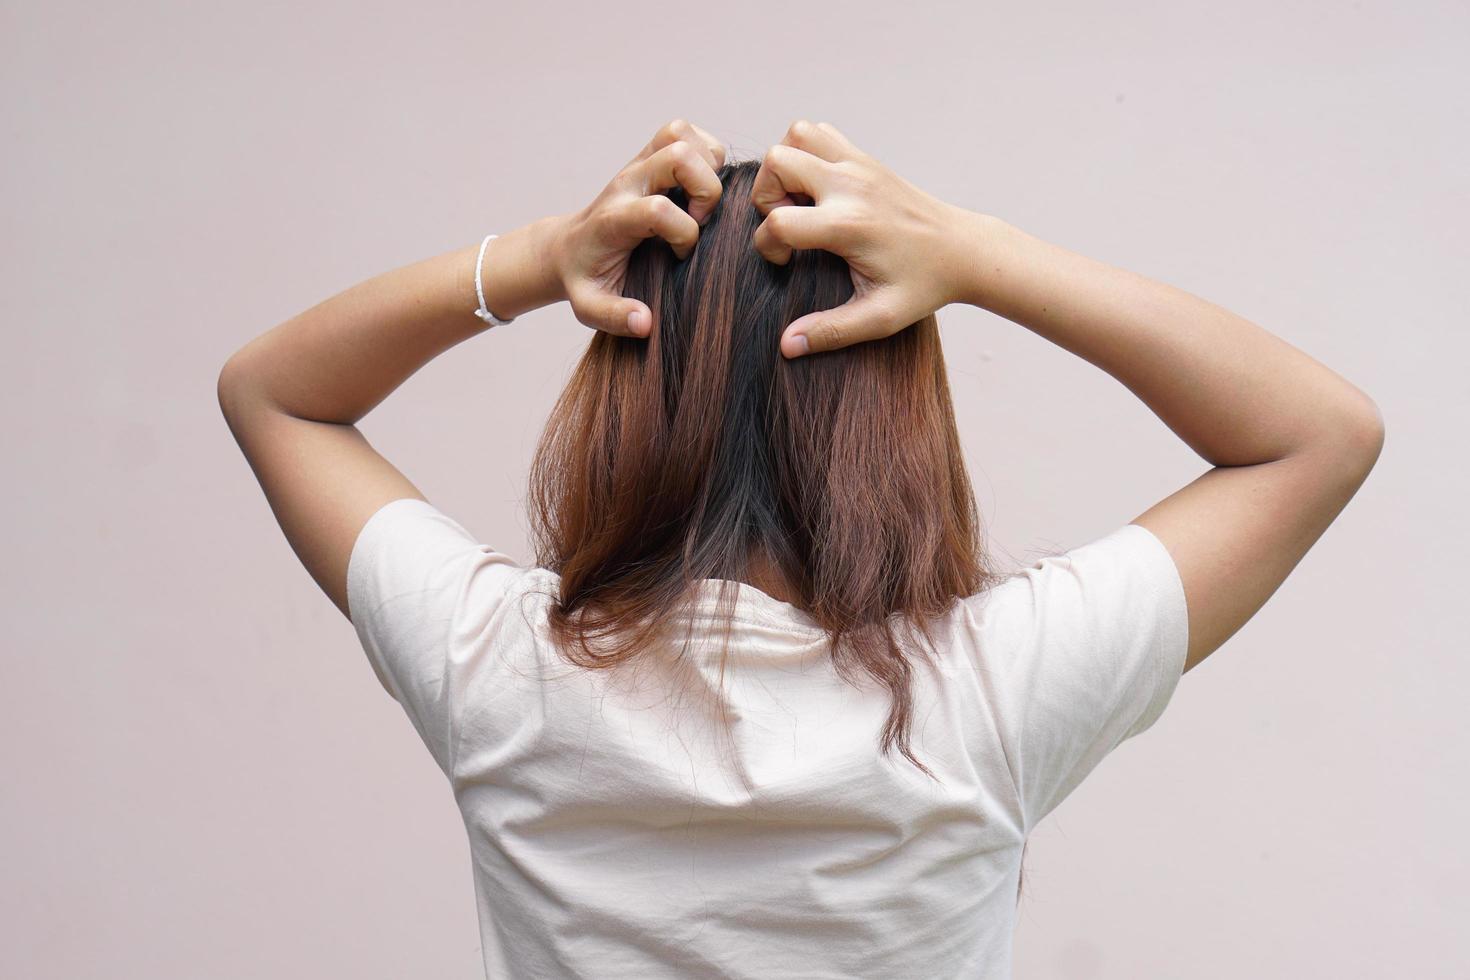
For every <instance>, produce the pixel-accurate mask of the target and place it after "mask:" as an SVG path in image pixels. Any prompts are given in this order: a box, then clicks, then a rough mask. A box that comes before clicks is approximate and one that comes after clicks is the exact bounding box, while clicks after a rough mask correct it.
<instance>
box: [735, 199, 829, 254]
mask: <svg viewBox="0 0 1470 980" xmlns="http://www.w3.org/2000/svg"><path fill="white" fill-rule="evenodd" d="M841 234H842V226H841V224H840V222H839V221H838V219H837V218H836V217H835V216H834V215H833V214H832V212H831V210H830V208H822V207H802V206H800V205H788V206H787V207H782V208H772V209H771V213H770V214H768V215H766V219H765V220H764V221H762V222H761V223H760V224H759V225H758V226H757V227H756V229H755V236H754V238H753V239H752V244H754V245H755V250H756V251H757V252H759V253H760V254H761V258H763V259H765V260H766V261H767V262H774V263H775V264H776V265H785V264H786V263H787V262H790V261H791V252H792V250H793V249H798V248H820V249H824V250H826V251H828V252H832V253H834V254H838V255H841V254H843V251H844V245H845V243H844V242H843V241H842V240H841Z"/></svg>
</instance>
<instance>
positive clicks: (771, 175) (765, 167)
mask: <svg viewBox="0 0 1470 980" xmlns="http://www.w3.org/2000/svg"><path fill="white" fill-rule="evenodd" d="M831 175H832V164H830V163H828V162H827V161H826V160H823V159H821V158H820V157H814V156H812V155H811V154H810V153H808V152H806V151H805V150H798V149H797V148H796V147H794V146H787V145H786V144H785V143H777V144H776V145H775V146H773V147H771V148H770V149H769V150H767V151H766V156H765V159H763V160H761V166H760V169H759V170H757V171H756V174H755V182H754V183H752V184H751V186H750V203H751V204H754V205H755V206H756V208H757V209H758V210H759V211H760V213H761V214H765V213H767V212H768V211H770V210H771V209H772V208H778V207H781V206H783V205H787V204H795V203H796V201H795V200H794V199H793V198H792V197H791V195H792V194H793V193H796V194H805V195H806V196H807V197H810V198H811V199H812V200H813V201H817V202H820V201H821V198H822V192H823V190H824V189H825V188H826V187H827V184H828V180H829V178H830V177H831Z"/></svg>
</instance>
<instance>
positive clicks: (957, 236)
mask: <svg viewBox="0 0 1470 980" xmlns="http://www.w3.org/2000/svg"><path fill="white" fill-rule="evenodd" d="M794 195H801V196H802V197H804V198H808V199H810V200H811V201H812V206H807V207H802V206H799V205H798V204H797V202H796V199H795V196H794ZM752 196H753V198H754V199H755V201H756V206H757V207H758V208H759V209H760V210H761V211H762V213H764V214H765V216H766V217H765V221H764V223H763V224H762V225H761V227H760V228H759V229H758V230H757V232H756V247H757V248H758V249H759V250H760V251H761V253H762V254H763V255H764V256H765V257H766V258H768V259H769V260H771V261H773V262H784V261H786V260H787V259H788V258H789V256H790V253H791V249H793V248H822V249H825V250H828V251H832V252H835V253H837V254H839V255H842V256H843V258H845V259H847V261H848V264H849V266H850V267H851V268H852V272H853V282H854V296H853V299H852V300H851V301H850V302H849V303H847V304H845V305H844V306H842V307H839V308H837V309H836V310H832V311H823V312H819V313H813V314H809V315H807V316H805V317H802V318H801V319H799V320H797V321H795V322H793V323H792V324H791V325H790V326H788V328H787V330H786V333H785V334H784V335H783V338H782V352H783V353H784V354H785V355H786V356H788V357H791V356H804V355H807V354H809V353H820V351H822V350H829V349H833V348H837V347H842V346H846V345H848V344H851V343H858V342H861V341H865V340H870V339H874V338H877V337H883V336H888V335H890V334H892V333H895V332H897V331H898V330H901V329H903V328H904V327H905V326H907V325H908V324H910V323H913V322H914V321H915V320H917V319H919V318H920V317H922V316H924V315H926V314H928V313H930V312H932V311H934V310H936V309H938V308H940V307H942V306H944V305H946V304H948V303H953V302H958V303H969V304H973V305H975V306H978V307H981V308H984V309H987V310H990V311H992V312H994V313H997V314H999V315H1000V316H1003V317H1005V318H1007V319H1009V320H1011V321H1013V322H1015V323H1017V324H1019V325H1021V326H1023V327H1025V328H1027V329H1029V330H1031V331H1033V332H1034V333H1036V334H1038V335H1039V336H1041V337H1044V338H1045V339H1046V340H1048V341H1050V342H1051V343H1053V344H1056V345H1057V346H1058V347H1061V348H1062V349H1064V350H1067V351H1069V352H1071V353H1073V354H1075V355H1077V356H1078V357H1081V358H1083V359H1084V360H1086V361H1088V362H1089V363H1091V364H1093V365H1095V366H1096V367H1099V368H1101V369H1102V370H1104V371H1106V372H1107V373H1108V374H1110V375H1112V376H1113V377H1114V378H1116V379H1117V380H1118V381H1119V382H1120V383H1122V384H1123V385H1124V386H1126V387H1127V388H1128V389H1129V390H1130V391H1131V392H1133V393H1134V394H1135V395H1137V396H1138V397H1139V399H1141V400H1142V401H1143V402H1144V404H1146V405H1147V406H1148V407H1149V409H1150V410H1152V411H1153V412H1154V414H1155V415H1157V416H1158V417H1159V419H1160V420H1161V421H1162V422H1163V423H1164V424H1165V425H1167V426H1168V427H1169V428H1170V429H1171V430H1172V431H1173V432H1174V433H1175V434H1176V435H1178V436H1179V437H1180V438H1181V439H1182V440H1184V442H1185V443H1187V444H1188V445H1189V446H1190V448H1192V449H1193V450H1194V451H1195V452H1197V453H1198V454H1199V455H1200V456H1201V457H1202V458H1203V459H1204V460H1205V461H1206V462H1208V463H1209V464H1211V469H1209V470H1207V471H1206V472H1205V473H1203V474H1202V475H1201V476H1200V477H1199V478H1197V479H1195V480H1193V481H1192V482H1190V483H1189V484H1188V485H1186V486H1184V487H1182V488H1181V489H1179V490H1178V491H1176V492H1175V493H1173V494H1171V495H1170V496H1168V497H1166V498H1164V499H1163V500H1161V501H1159V502H1158V503H1156V504H1154V505H1153V506H1152V507H1150V508H1148V509H1147V510H1145V511H1144V512H1143V513H1141V514H1139V515H1138V516H1137V517H1135V518H1134V519H1133V520H1132V521H1131V522H1130V523H1134V524H1139V525H1141V526H1143V527H1145V528H1147V529H1148V530H1149V531H1151V532H1153V533H1154V534H1155V535H1156V536H1157V537H1158V538H1159V539H1160V540H1161V541H1162V542H1163V543H1164V545H1165V547H1166V548H1167V549H1168V550H1169V553H1170V555H1171V556H1172V557H1173V559H1174V562H1175V564H1176V565H1177V566H1178V568H1179V573H1180V578H1181V579H1182V581H1183V584H1184V592H1185V599H1186V602H1187V604H1188V607H1189V634H1190V636H1189V650H1188V654H1187V657H1186V663H1185V670H1189V669H1191V668H1193V667H1194V666H1195V665H1196V664H1198V663H1199V662H1200V661H1202V660H1204V659H1205V658H1206V657H1207V656H1209V655H1210V653H1212V652H1213V651H1214V650H1216V649H1218V648H1219V646H1220V645H1221V644H1223V643H1224V642H1225V641H1226V640H1227V639H1229V638H1230V637H1231V636H1232V635H1234V634H1235V633H1236V631H1238V630H1239V629H1240V628H1241V627H1242V626H1243V625H1245V623H1246V622H1248V621H1249V620H1250V618H1251V617H1252V616H1254V615H1255V614H1256V612H1257V611H1259V610H1260V608H1261V607H1262V606H1263V605H1264V604H1265V602H1266V601H1267V600H1268V599H1269V598H1270V597H1271V595H1272V594H1274V593H1275V591H1276V590H1277V589H1278V588H1279V587H1280V586H1281V583H1282V582H1283V581H1284V580H1285V579H1286V577H1287V575H1289V574H1290V573H1291V571H1292V569H1294V568H1295V567H1296V566H1297V564H1298V563H1299V562H1300V561H1301V559H1302V557H1303V556H1304V555H1305V554H1306V553H1307V551H1308V550H1309V549H1310V548H1311V547H1312V545H1313V544H1315V543H1316V541H1317V540H1318V539H1319V538H1320V537H1321V536H1322V534H1323V533H1324V532H1325V531H1326V530H1327V528H1328V527H1329V526H1330V525H1331V523H1332V522H1333V521H1334V520H1335V519H1336V517H1337V515H1338V514H1339V513H1341V512H1342V509H1343V508H1344V507H1345V506H1346V505H1347V503H1348V501H1349V500H1351V499H1352V497H1353V495H1354V494H1355V493H1356V492H1357V490H1358V488H1359V487H1360V486H1361V485H1362V483H1363V481H1364V480H1365V479H1366V478H1367V476H1368V473H1369V472H1370V471H1371V470H1372V468H1373V466H1374V464H1375V462H1376V461H1377V459H1378V456H1379V453H1380V452H1381V450H1382V447H1383V440H1384V425H1383V419H1382V417H1381V415H1380V413H1379V411H1378V408H1377V406H1376V405H1375V404H1374V402H1373V401H1372V399H1370V398H1369V397H1368V396H1367V395H1366V394H1365V393H1364V392H1363V391H1361V390H1360V389H1358V388H1357V387H1355V386H1354V385H1353V384H1351V383H1350V382H1348V381H1347V380H1346V379H1344V378H1342V377H1341V376H1339V375H1338V374H1336V373H1334V372H1333V371H1332V370H1331V369H1329V368H1327V367H1326V366H1324V365H1323V364H1321V363H1320V362H1318V361H1316V360H1314V359H1313V358H1311V357H1309V356H1308V355H1307V354H1305V353H1303V352H1302V351H1301V350H1298V349H1297V348H1295V347H1293V346H1292V345H1291V344H1289V343H1287V342H1286V341H1284V340H1282V339H1281V338H1279V337H1277V336H1275V335H1273V334H1271V333H1269V332H1268V331H1266V330H1264V329H1262V328H1261V327H1259V326H1257V325H1256V324H1254V323H1251V322H1250V321H1248V320H1246V319H1244V318H1242V317H1240V316H1237V315H1235V314H1233V313H1231V312H1229V311H1227V310H1225V309H1222V308H1221V307H1219V306H1216V305H1215V304H1213V303H1210V302H1208V301H1206V300H1203V299H1201V298H1199V297H1197V296H1193V295H1191V294H1189V293H1187V292H1185V291H1183V290H1180V289H1177V288H1174V287H1172V286H1169V285H1166V284H1164V283H1160V282H1156V281H1154V280H1151V279H1148V278H1146V277H1144V276H1142V275H1139V274H1137V273H1133V272H1128V271H1126V270H1123V269H1118V268H1114V267H1112V266H1109V265H1106V264H1104V263H1102V262H1098V261H1095V260H1093V259H1090V258H1087V257H1085V256H1082V255H1078V254H1076V253H1074V252H1070V251H1068V250H1066V249H1064V248H1061V247H1059V246H1057V245H1052V244H1049V243H1047V242H1043V241H1041V240H1039V239H1037V238H1035V237H1033V236H1031V235H1028V234H1026V233H1025V232H1022V231H1021V230H1019V229H1017V228H1014V227H1012V226H1011V225H1009V224H1007V223H1006V222H1004V221H1002V220H1000V219H998V218H995V217H993V216H989V215H984V214H979V213H976V212H972V211H967V210H964V209H961V208H957V207H955V206H953V205H950V204H947V203H945V202H942V201H939V200H938V199H936V198H934V197H931V196H930V195H928V194H926V193H924V192H923V191H921V190H919V189H918V188H916V187H914V186H913V185H912V184H909V183H908V182H907V181H905V180H903V179H902V178H900V177H898V176H897V175H895V174H893V173H892V172H891V171H889V170H887V169H886V168H885V167H883V166H882V165H881V164H880V163H878V162H877V161H876V160H874V159H873V158H872V157H871V156H869V155H867V154H866V153H863V152H862V151H860V150H858V149H857V148H856V147H855V146H854V145H853V144H852V143H851V142H850V141H849V140H848V139H847V138H846V137H845V136H843V135H842V133H841V132H839V131H838V130H837V129H836V128H835V127H832V126H830V125H828V124H826V123H820V124H812V123H810V122H807V121H804V120H803V121H799V122H797V123H794V124H793V125H792V127H791V129H790V130H789V131H788V132H787V135H786V137H785V139H784V140H783V142H782V144H781V145H780V146H777V147H773V148H772V150H771V152H769V153H767V155H766V157H765V160H764V161H763V163H762V170H761V173H760V174H759V175H758V176H757V178H756V188H755V189H754V190H753V192H752Z"/></svg>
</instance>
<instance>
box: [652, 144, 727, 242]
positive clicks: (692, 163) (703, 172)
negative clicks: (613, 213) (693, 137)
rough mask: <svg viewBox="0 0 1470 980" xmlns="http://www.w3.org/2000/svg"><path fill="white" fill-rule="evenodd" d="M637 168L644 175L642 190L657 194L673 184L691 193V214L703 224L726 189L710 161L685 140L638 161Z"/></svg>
mask: <svg viewBox="0 0 1470 980" xmlns="http://www.w3.org/2000/svg"><path fill="white" fill-rule="evenodd" d="M637 172H638V173H640V174H641V176H642V178H643V186H642V188H641V193H643V194H655V193H658V192H660V191H666V190H668V189H669V188H671V187H682V188H684V191H685V192H686V193H687V194H688V195H689V214H690V216H691V217H693V218H694V220H695V222H696V224H704V221H705V219H706V218H708V217H709V216H710V213H711V212H712V211H714V209H715V204H716V203H718V202H719V200H720V194H721V193H723V192H724V189H725V188H724V185H723V184H721V183H720V178H719V177H717V176H716V175H715V172H714V170H712V169H711V168H710V165H709V161H708V160H707V159H705V158H704V157H703V156H701V155H700V153H699V151H698V150H696V149H695V148H694V145H693V144H692V143H689V142H687V141H685V140H680V141H679V142H677V143H670V144H669V145H668V146H666V147H664V148H663V149H662V150H659V151H658V152H657V153H655V154H654V155H653V156H651V157H649V158H648V159H647V160H644V161H643V162H642V163H640V164H638V166H637Z"/></svg>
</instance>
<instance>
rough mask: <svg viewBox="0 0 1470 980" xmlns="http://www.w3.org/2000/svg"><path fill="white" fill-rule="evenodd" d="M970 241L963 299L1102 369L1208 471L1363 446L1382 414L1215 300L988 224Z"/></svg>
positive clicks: (978, 224)
mask: <svg viewBox="0 0 1470 980" xmlns="http://www.w3.org/2000/svg"><path fill="white" fill-rule="evenodd" d="M968 234H969V235H970V247H971V255H972V256H976V257H978V259H979V261H977V262H974V263H972V264H971V267H972V268H973V273H972V274H971V277H970V288H969V290H968V292H967V294H966V295H965V297H964V299H965V301H966V302H971V303H973V304H975V305H977V306H980V307H983V308H985V309H988V310H990V311H992V312H994V313H997V314H999V315H1000V316H1003V317H1005V318H1007V319H1009V320H1012V321H1014V322H1016V323H1018V324H1020V325H1022V326H1024V327H1026V328H1027V329H1029V330H1031V331H1033V332H1034V333H1036V334H1038V335H1040V336H1042V337H1044V338H1045V339H1047V340H1049V341H1051V342H1052V343H1054V344H1056V345H1058V346H1060V347H1062V348H1063V349H1065V350H1068V351H1070V352H1071V353H1073V354H1076V355H1077V356H1079V357H1081V358H1083V359H1084V360H1086V361H1088V362H1090V363H1091V364H1093V365H1095V366H1097V367H1099V368H1102V369H1103V370H1104V371H1106V372H1108V373H1109V374H1111V375H1112V376H1113V377H1114V378H1116V379H1117V380H1118V381H1120V382H1122V383H1123V384H1124V385H1125V386H1126V387H1128V389H1129V390H1131V391H1132V392H1133V393H1134V394H1136V395H1137V396H1138V397H1139V398H1140V399H1142V400H1143V402H1144V403H1145V404H1147V405H1148V407H1149V408H1150V409H1152V410H1153V412H1154V413H1155V414H1156V415H1157V416H1158V417H1159V418H1160V419H1161V420H1162V421H1163V422H1164V423H1165V424H1166V425H1168V426H1169V428H1170V429H1172V430H1173V431H1174V432H1175V433H1176V434H1177V435H1178V436H1179V437H1180V438H1181V439H1183V440H1184V441H1185V442H1186V443H1188V444H1189V445H1190V446H1191V447H1192V448H1193V449H1194V450H1195V451H1196V452H1197V453H1199V454H1200V455H1201V456H1202V457H1204V458H1205V459H1206V460H1207V461H1209V462H1210V463H1212V464H1214V465H1217V466H1233V465H1246V464H1251V463H1261V462H1268V461H1271V460H1276V459H1281V458H1283V457H1285V456H1288V455H1291V454H1293V453H1297V452H1302V451H1308V450H1318V449H1321V448H1322V447H1323V446H1331V445H1333V444H1334V441H1343V443H1344V444H1346V443H1347V442H1354V443H1356V442H1361V441H1363V440H1362V439H1361V435H1362V432H1363V430H1364V429H1365V427H1366V428H1371V427H1372V425H1373V421H1374V420H1375V419H1376V418H1377V410H1376V407H1375V406H1374V405H1373V403H1372V401H1371V400H1370V399H1369V398H1368V397H1367V396H1366V395H1365V394H1364V393H1363V392H1362V391H1361V390H1359V389H1358V388H1356V387H1355V386H1353V385H1352V384H1351V383H1349V382H1348V381H1347V380H1345V379H1344V378H1342V377H1341V376H1339V375H1337V374H1336V373H1334V372H1333V371H1332V370H1330V369H1329V368H1327V367H1326V366H1324V365H1322V364H1321V363H1319V362H1318V361H1315V360H1313V359H1312V358H1311V357H1309V356H1307V355H1306V354H1305V353H1303V352H1302V351H1300V350H1298V349H1297V348H1295V347H1293V346H1291V345H1290V344H1288V343H1287V342H1286V341H1284V340H1282V339H1280V338H1279V337H1276V336H1274V335H1273V334H1271V333H1268V332H1267V331H1266V330H1264V329H1262V328H1261V327H1259V326H1256V325H1255V324H1253V323H1251V322H1250V321H1248V320H1246V319H1244V318H1242V317H1240V316H1237V315H1235V314H1233V313H1231V312H1229V311H1227V310H1224V309H1222V308H1220V307H1219V306H1216V305H1214V304H1213V303H1209V302H1207V301H1205V300H1203V299H1200V298H1199V297H1196V296H1193V295H1191V294H1189V293H1187V292H1184V291H1183V290H1181V289H1177V288H1175V287H1173V286H1169V285H1165V284H1163V283H1160V282H1155V281H1153V280H1151V279H1148V278H1145V277H1144V276H1141V275H1138V274H1136V273H1132V272H1128V271H1125V270H1123V269H1118V268H1114V267H1112V266H1108V265H1106V264H1104V263H1102V262H1098V261H1095V260H1093V259H1090V258H1087V257H1085V256H1082V255H1079V254H1077V253H1075V252H1070V251H1068V250H1066V249H1064V248H1061V247H1059V246H1056V245H1051V244H1049V243H1046V242H1043V241H1041V240H1039V239H1037V238H1035V237H1033V236H1031V235H1028V234H1026V233H1025V232H1022V231H1020V230H1019V229H1016V228H1014V227H1012V226H1010V225H1008V224H1005V223H1004V222H1002V221H999V220H998V219H995V218H991V217H986V216H976V217H975V220H974V222H973V223H972V225H971V229H970V231H969V232H968ZM1368 441H1369V442H1371V440H1368Z"/></svg>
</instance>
